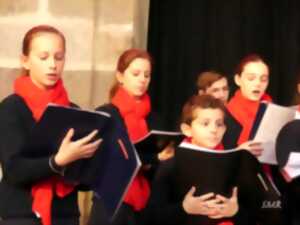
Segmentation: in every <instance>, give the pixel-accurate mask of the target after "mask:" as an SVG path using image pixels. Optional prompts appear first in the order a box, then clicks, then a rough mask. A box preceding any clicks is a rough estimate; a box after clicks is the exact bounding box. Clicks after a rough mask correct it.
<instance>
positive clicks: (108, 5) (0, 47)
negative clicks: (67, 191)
mask: <svg viewBox="0 0 300 225" xmlns="http://www.w3.org/2000/svg"><path fill="white" fill-rule="evenodd" d="M149 1H150V0H76V1H74V0H63V1H61V0H1V1H0V30H1V32H0V40H1V44H0V100H2V99H3V98H4V97H5V96H7V95H8V94H10V93H12V83H13V81H14V79H15V78H16V77H17V76H18V75H19V73H20V70H19V68H20V63H19V56H20V53H21V43H22V38H23V36H24V34H25V32H26V31H27V30H28V29H30V28H31V27H32V26H35V25H39V24H50V25H53V26H55V27H57V28H58V29H60V30H61V31H62V32H63V33H64V34H65V36H66V39H67V55H66V66H65V72H64V83H65V86H66V88H67V90H68V92H69V95H70V98H71V100H72V101H74V102H75V103H77V104H79V105H80V106H81V107H83V108H89V109H92V108H94V107H96V106H98V105H100V104H103V103H104V102H106V101H107V98H108V90H109V88H110V86H111V84H112V82H113V81H114V73H115V66H116V60H117V58H118V56H119V55H120V54H121V52H123V51H124V50H125V49H128V48H130V47H140V48H145V47H146V36H147V22H148V8H149ZM0 179H1V171H0ZM87 198H88V199H87ZM80 199H81V200H80V201H81V202H83V203H82V204H81V206H82V210H83V223H84V221H86V219H87V215H88V211H89V205H88V203H87V202H89V199H90V194H89V195H82V196H80Z"/></svg>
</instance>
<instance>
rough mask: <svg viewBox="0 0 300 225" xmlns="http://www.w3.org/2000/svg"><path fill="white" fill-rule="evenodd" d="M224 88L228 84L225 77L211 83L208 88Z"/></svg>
mask: <svg viewBox="0 0 300 225" xmlns="http://www.w3.org/2000/svg"><path fill="white" fill-rule="evenodd" d="M224 86H228V82H227V79H226V78H225V77H222V78H221V79H219V80H217V81H215V82H213V83H212V84H211V85H210V86H209V87H208V88H217V87H224Z"/></svg>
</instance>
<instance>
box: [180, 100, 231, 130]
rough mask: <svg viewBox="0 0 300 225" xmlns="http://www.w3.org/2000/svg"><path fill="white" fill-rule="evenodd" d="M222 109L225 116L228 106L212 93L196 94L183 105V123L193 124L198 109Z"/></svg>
mask: <svg viewBox="0 0 300 225" xmlns="http://www.w3.org/2000/svg"><path fill="white" fill-rule="evenodd" d="M199 108H201V109H208V108H211V109H220V110H221V111H222V112H223V113H224V116H225V112H226V108H225V105H224V103H223V102H222V101H221V100H220V99H217V98H215V97H213V96H211V95H207V94H204V95H194V96H192V97H191V98H190V99H189V100H188V101H187V102H186V103H185V104H184V106H183V109H182V113H181V123H186V124H189V125H190V124H191V123H192V121H193V120H194V119H195V110H196V109H199Z"/></svg>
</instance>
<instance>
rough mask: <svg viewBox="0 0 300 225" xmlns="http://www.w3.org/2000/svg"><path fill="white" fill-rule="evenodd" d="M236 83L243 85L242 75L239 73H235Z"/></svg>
mask: <svg viewBox="0 0 300 225" xmlns="http://www.w3.org/2000/svg"><path fill="white" fill-rule="evenodd" d="M234 83H235V84H236V85H237V86H240V85H241V77H240V75H239V74H235V75H234Z"/></svg>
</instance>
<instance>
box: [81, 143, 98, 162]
mask: <svg viewBox="0 0 300 225" xmlns="http://www.w3.org/2000/svg"><path fill="white" fill-rule="evenodd" d="M101 142H102V139H98V140H96V141H94V142H92V143H89V144H86V145H83V146H82V147H81V155H82V158H90V157H92V156H93V155H94V153H95V151H97V149H98V147H99V145H100V143H101Z"/></svg>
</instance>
